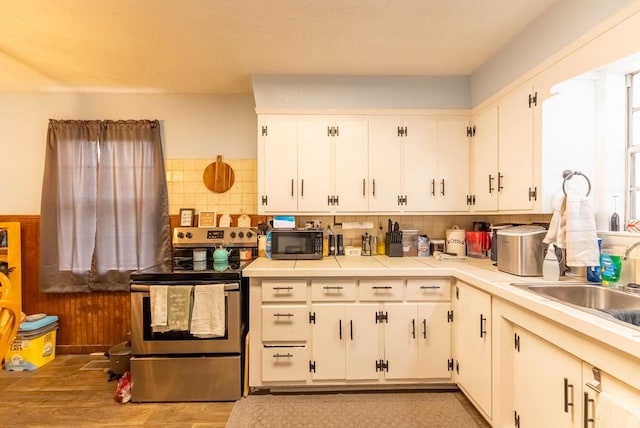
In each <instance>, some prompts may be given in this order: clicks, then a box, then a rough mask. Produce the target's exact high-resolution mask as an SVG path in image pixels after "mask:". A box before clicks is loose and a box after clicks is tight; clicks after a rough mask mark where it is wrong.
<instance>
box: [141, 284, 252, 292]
mask: <svg viewBox="0 0 640 428" xmlns="http://www.w3.org/2000/svg"><path fill="white" fill-rule="evenodd" d="M158 285H160V284H158ZM194 285H195V284H194ZM150 287H151V285H144V284H131V288H130V290H131V291H136V292H140V291H141V292H148V291H149V288H150ZM196 287H197V285H196ZM238 290H240V285H239V284H237V283H232V284H225V285H224V291H238Z"/></svg>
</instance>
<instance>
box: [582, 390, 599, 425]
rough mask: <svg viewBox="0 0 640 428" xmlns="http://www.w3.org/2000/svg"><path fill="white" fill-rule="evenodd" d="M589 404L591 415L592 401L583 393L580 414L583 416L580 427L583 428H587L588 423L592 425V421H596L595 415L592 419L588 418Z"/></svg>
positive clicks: (587, 394) (586, 393)
mask: <svg viewBox="0 0 640 428" xmlns="http://www.w3.org/2000/svg"><path fill="white" fill-rule="evenodd" d="M589 403H591V406H592V407H593V409H592V410H593V413H595V405H594V400H593V398H589V393H588V392H585V393H584V406H583V410H582V413H583V416H584V419H583V424H582V426H583V427H584V428H589V422H591V423H594V421H595V419H596V418H595V416H596V415H595V414H594V415H593V417H592V418H590V417H589Z"/></svg>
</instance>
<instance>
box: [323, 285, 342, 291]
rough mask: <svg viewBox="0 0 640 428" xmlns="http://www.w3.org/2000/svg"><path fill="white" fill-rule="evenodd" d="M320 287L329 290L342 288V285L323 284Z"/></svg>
mask: <svg viewBox="0 0 640 428" xmlns="http://www.w3.org/2000/svg"><path fill="white" fill-rule="evenodd" d="M322 288H324V289H325V290H327V291H329V290H342V289H343V288H344V287H343V286H342V285H325V286H324V287H322Z"/></svg>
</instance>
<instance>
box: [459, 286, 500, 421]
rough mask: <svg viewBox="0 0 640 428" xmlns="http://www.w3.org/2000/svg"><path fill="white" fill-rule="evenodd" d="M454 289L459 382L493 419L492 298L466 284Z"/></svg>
mask: <svg viewBox="0 0 640 428" xmlns="http://www.w3.org/2000/svg"><path fill="white" fill-rule="evenodd" d="M454 289H455V297H454V300H453V302H454V303H453V307H454V312H453V313H454V337H455V339H454V355H455V364H454V366H455V379H456V380H457V383H458V385H459V386H460V388H461V389H462V390H463V391H464V392H465V393H466V395H467V397H469V398H470V399H471V400H472V401H473V402H474V403H475V404H476V406H478V407H479V408H480V410H481V411H482V412H484V414H485V415H486V416H488V417H489V418H490V417H491V337H492V332H491V325H490V324H491V323H490V322H491V295H490V294H487V293H485V292H483V291H481V290H479V289H477V288H475V287H472V286H471V285H469V284H466V283H464V282H457V283H456V285H455V287H454Z"/></svg>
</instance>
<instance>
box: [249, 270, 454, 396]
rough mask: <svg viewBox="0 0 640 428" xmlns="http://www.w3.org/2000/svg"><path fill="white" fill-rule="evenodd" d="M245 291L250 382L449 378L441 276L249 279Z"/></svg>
mask: <svg viewBox="0 0 640 428" xmlns="http://www.w3.org/2000/svg"><path fill="white" fill-rule="evenodd" d="M250 296H251V302H250V341H251V347H257V348H258V349H259V350H260V352H259V353H256V352H249V355H250V366H251V367H253V370H252V369H251V368H250V370H249V373H250V386H252V387H259V386H261V385H263V383H264V385H268V386H270V387H277V386H280V385H282V386H284V385H287V384H291V385H310V386H312V385H314V384H316V385H322V386H327V385H348V384H349V383H354V384H358V385H363V384H366V385H376V384H380V383H387V384H389V383H397V384H415V383H425V382H426V383H429V382H431V383H433V382H438V383H446V382H451V370H450V369H449V364H450V360H451V341H452V339H451V329H452V327H451V326H452V323H451V317H452V312H451V301H450V299H451V281H450V280H449V279H448V278H409V279H403V278H375V279H374V278H363V279H359V278H311V279H287V278H282V279H278V278H268V279H264V280H255V279H252V281H251V287H250ZM256 364H259V370H260V372H259V373H257V367H256Z"/></svg>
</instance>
